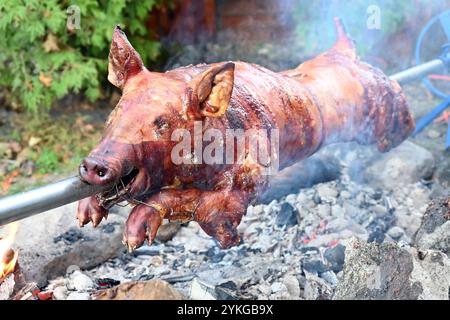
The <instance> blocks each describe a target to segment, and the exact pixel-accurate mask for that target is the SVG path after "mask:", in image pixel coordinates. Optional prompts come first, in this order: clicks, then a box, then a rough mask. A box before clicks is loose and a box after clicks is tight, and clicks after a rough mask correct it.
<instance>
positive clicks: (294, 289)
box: [283, 274, 301, 299]
mask: <svg viewBox="0 0 450 320" xmlns="http://www.w3.org/2000/svg"><path fill="white" fill-rule="evenodd" d="M283 284H284V285H285V287H286V288H287V291H288V292H289V295H290V296H291V298H292V299H299V298H300V293H301V292H300V284H299V282H298V279H297V277H296V276H295V275H290V274H288V275H285V276H284V277H283Z"/></svg>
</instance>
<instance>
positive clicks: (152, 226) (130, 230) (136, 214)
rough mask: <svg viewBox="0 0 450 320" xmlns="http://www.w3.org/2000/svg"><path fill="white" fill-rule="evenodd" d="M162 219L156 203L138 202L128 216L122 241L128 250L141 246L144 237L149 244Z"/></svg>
mask: <svg viewBox="0 0 450 320" xmlns="http://www.w3.org/2000/svg"><path fill="white" fill-rule="evenodd" d="M162 221H163V216H162V214H161V211H159V210H158V207H157V206H156V205H153V206H151V205H146V204H140V205H137V206H136V207H134V208H133V210H132V211H131V213H130V215H129V216H128V220H127V222H126V226H125V230H124V234H123V241H122V242H123V244H125V245H126V246H127V248H128V251H130V252H132V251H134V250H135V249H137V248H139V247H140V246H142V245H143V244H144V241H145V239H147V241H148V244H149V245H150V244H151V243H152V242H153V239H155V237H156V233H157V232H158V228H159V227H160V225H161V223H162Z"/></svg>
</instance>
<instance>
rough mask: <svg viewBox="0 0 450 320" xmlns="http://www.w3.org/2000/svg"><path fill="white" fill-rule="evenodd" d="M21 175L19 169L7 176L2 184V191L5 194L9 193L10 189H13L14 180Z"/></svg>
mask: <svg viewBox="0 0 450 320" xmlns="http://www.w3.org/2000/svg"><path fill="white" fill-rule="evenodd" d="M19 173H20V171H19V169H16V170H14V171H13V172H11V173H10V174H9V175H7V176H6V179H5V180H3V183H2V191H3V192H4V193H6V192H8V190H9V188H11V184H12V183H13V181H14V178H15V177H17V176H18V175H19Z"/></svg>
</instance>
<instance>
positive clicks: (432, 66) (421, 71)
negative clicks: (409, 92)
mask: <svg viewBox="0 0 450 320" xmlns="http://www.w3.org/2000/svg"><path fill="white" fill-rule="evenodd" d="M444 67H445V64H444V62H443V61H442V60H441V59H434V60H431V61H428V62H425V63H423V64H419V65H418V66H415V67H412V68H409V69H406V70H404V71H401V72H399V73H396V74H393V75H392V76H390V78H391V79H393V80H396V81H397V82H398V83H400V84H402V85H403V84H406V83H408V82H411V81H414V80H416V79H419V78H420V79H421V78H423V77H424V76H425V75H427V74H430V73H433V72H439V71H441V70H442V69H443V68H444Z"/></svg>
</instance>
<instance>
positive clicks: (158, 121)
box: [153, 117, 169, 130]
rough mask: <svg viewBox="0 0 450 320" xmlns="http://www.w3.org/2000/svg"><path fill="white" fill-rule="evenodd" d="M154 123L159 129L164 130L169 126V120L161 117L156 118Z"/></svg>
mask: <svg viewBox="0 0 450 320" xmlns="http://www.w3.org/2000/svg"><path fill="white" fill-rule="evenodd" d="M153 124H154V125H155V126H156V127H157V128H158V130H164V129H167V128H168V127H169V124H168V123H167V121H166V120H164V119H163V118H161V117H158V118H156V119H155V121H154V122H153Z"/></svg>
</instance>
